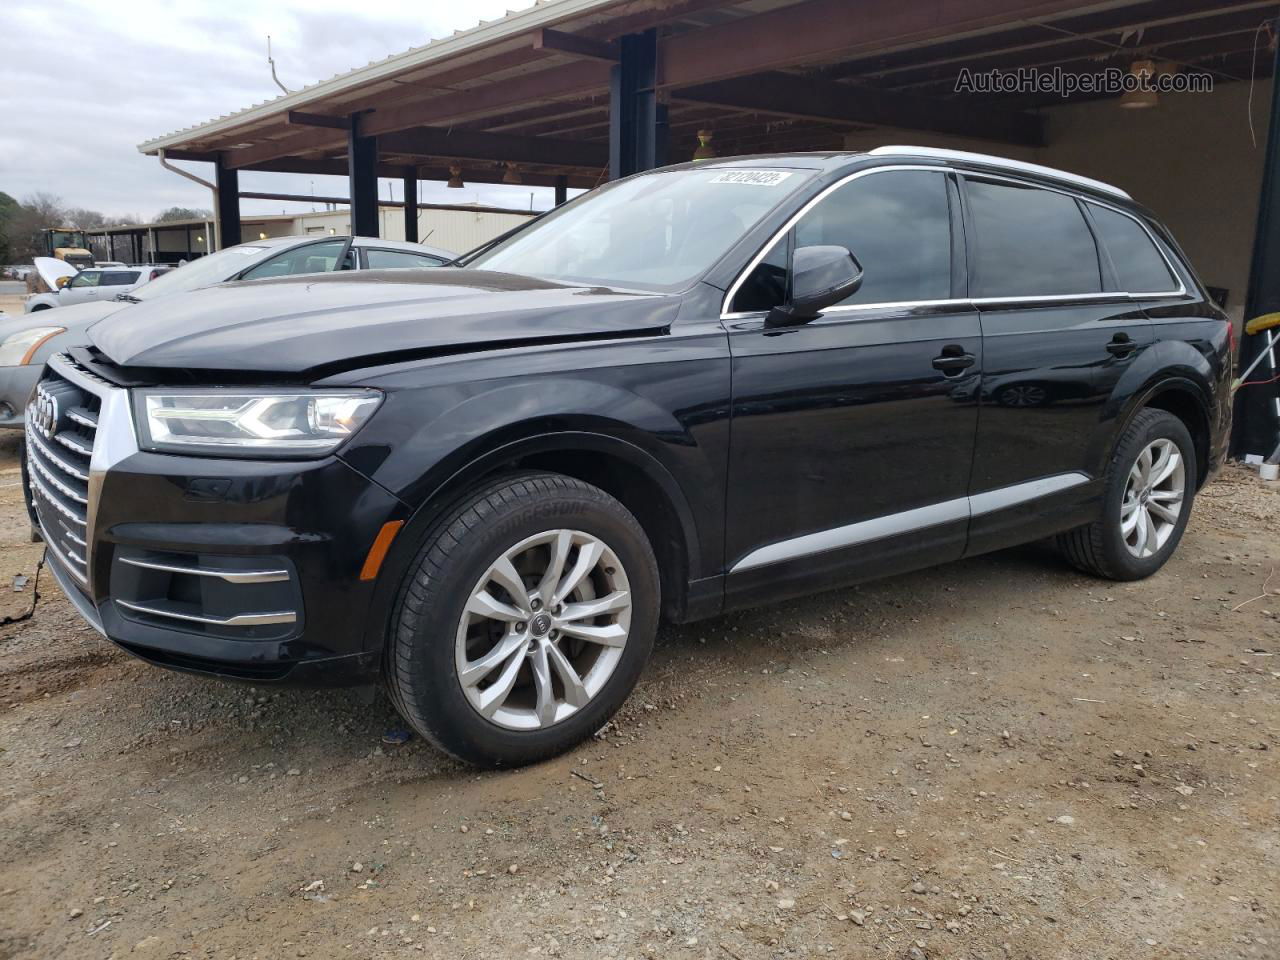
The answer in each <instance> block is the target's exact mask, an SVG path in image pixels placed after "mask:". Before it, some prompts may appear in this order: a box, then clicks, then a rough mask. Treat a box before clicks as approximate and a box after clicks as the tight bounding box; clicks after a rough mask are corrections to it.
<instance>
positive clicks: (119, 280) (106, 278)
mask: <svg viewBox="0 0 1280 960" xmlns="http://www.w3.org/2000/svg"><path fill="white" fill-rule="evenodd" d="M138 273H139V271H125V272H120V271H115V270H113V271H111V272H110V273H104V274H103V275H102V286H104V287H127V286H129V284H131V283H137V282H138Z"/></svg>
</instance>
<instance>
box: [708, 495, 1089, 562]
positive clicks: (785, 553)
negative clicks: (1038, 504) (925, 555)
mask: <svg viewBox="0 0 1280 960" xmlns="http://www.w3.org/2000/svg"><path fill="white" fill-rule="evenodd" d="M1091 479H1093V478H1092V477H1090V476H1089V475H1088V474H1086V473H1080V472H1071V473H1059V474H1055V475H1053V476H1051V477H1041V478H1040V479H1038V480H1030V481H1028V482H1026V483H1015V484H1013V485H1012V486H1008V487H999V488H997V489H995V490H986V491H984V492H982V493H977V494H974V495H973V496H970V497H957V498H956V499H954V500H944V501H942V502H941V503H932V504H929V505H928V506H924V507H916V508H915V509H913V510H904V511H902V512H901V513H890V514H887V515H885V516H883V517H872V518H871V519H870V520H861V521H859V522H858V523H850V524H847V525H845V526H843V527H833V528H831V529H830V530H820V531H818V532H817V533H807V534H805V535H804V536H801V537H793V538H791V539H789V540H780V541H778V542H777V543H770V544H767V545H766V546H763V547H757V548H756V549H755V550H752V551H751V552H750V553H748V554H747V555H746V556H745V557H743V558H742V559H741V560H739V561H738V562H737V563H735V564H734V565H733V566H732V567H730V568H729V572H730V573H741V572H742V571H744V570H753V569H755V568H756V567H763V566H767V565H768V564H771V563H781V562H782V561H784V560H795V559H797V558H799V557H807V556H812V555H813V554H818V553H826V552H828V551H830V550H841V549H843V548H845V547H855V546H857V545H858V544H860V543H870V542H871V541H873V540H883V539H884V538H886V537H896V536H900V535H902V534H904V533H911V532H912V531H914V530H924V529H926V528H928V527H936V526H939V525H940V524H944V523H954V522H955V521H957V520H967V519H969V518H970V517H978V516H982V515H984V514H988V513H994V512H995V511H997V510H1005V509H1008V508H1009V507H1016V506H1018V505H1020V504H1023V503H1028V502H1030V501H1032V500H1038V499H1040V498H1041V497H1047V496H1050V495H1051V494H1054V493H1061V492H1062V491H1064V490H1069V489H1071V488H1072V487H1078V486H1080V484H1082V483H1088V482H1089V481H1090V480H1091Z"/></svg>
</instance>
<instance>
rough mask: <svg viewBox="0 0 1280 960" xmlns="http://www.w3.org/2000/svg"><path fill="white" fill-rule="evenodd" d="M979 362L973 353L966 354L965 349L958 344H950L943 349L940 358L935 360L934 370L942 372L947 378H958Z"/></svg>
mask: <svg viewBox="0 0 1280 960" xmlns="http://www.w3.org/2000/svg"><path fill="white" fill-rule="evenodd" d="M976 361H977V357H975V356H974V355H973V354H972V353H965V351H964V347H962V346H960V345H959V344H957V343H949V344H947V345H946V346H945V347H943V348H942V353H941V355H940V356H937V357H934V358H933V369H935V370H941V371H942V372H943V374H944V375H945V376H948V377H957V376H959V375H960V374H962V373H963V372H964V371H965V370H967V369H968V368H969V367H972V366H973V365H974V363H975V362H976Z"/></svg>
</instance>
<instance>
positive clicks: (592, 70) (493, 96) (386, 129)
mask: <svg viewBox="0 0 1280 960" xmlns="http://www.w3.org/2000/svg"><path fill="white" fill-rule="evenodd" d="M609 70H610V66H609V64H607V63H600V62H597V61H594V60H583V61H582V62H580V63H571V64H568V65H567V66H563V67H554V68H552V69H550V70H542V71H539V72H538V73H531V74H528V75H527V76H522V77H519V78H518V79H514V80H510V81H496V82H494V83H489V84H485V85H484V86H483V87H473V88H472V89H470V90H467V91H458V92H457V93H454V94H451V95H450V94H446V95H442V96H438V97H434V98H432V99H431V100H427V101H425V102H423V103H417V104H411V105H406V106H401V107H392V108H391V109H389V110H376V111H374V112H373V113H371V114H369V115H368V116H367V117H365V118H364V121H363V122H362V123H361V124H360V127H361V130H362V132H364V133H366V134H367V135H369V136H381V135H382V134H384V133H393V132H395V131H396V130H406V129H408V128H409V127H417V126H422V125H423V124H434V123H440V122H442V121H446V120H448V121H458V120H464V119H467V118H469V117H482V116H486V115H489V114H494V113H501V112H503V111H505V110H507V109H509V108H511V107H513V106H518V105H525V104H533V103H538V102H542V101H549V100H573V99H581V98H583V97H587V96H591V95H593V94H599V93H604V92H606V91H607V90H608V89H609Z"/></svg>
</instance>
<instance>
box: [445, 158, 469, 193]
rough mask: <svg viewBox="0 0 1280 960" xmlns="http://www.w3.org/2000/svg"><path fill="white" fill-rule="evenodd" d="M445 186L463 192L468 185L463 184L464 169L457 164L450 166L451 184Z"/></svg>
mask: <svg viewBox="0 0 1280 960" xmlns="http://www.w3.org/2000/svg"><path fill="white" fill-rule="evenodd" d="M445 186H446V187H449V188H450V189H453V190H461V189H462V188H463V187H465V186H466V184H464V183H463V182H462V167H460V166H458V165H457V164H456V163H451V164H450V165H449V182H448V183H446V184H445Z"/></svg>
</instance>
